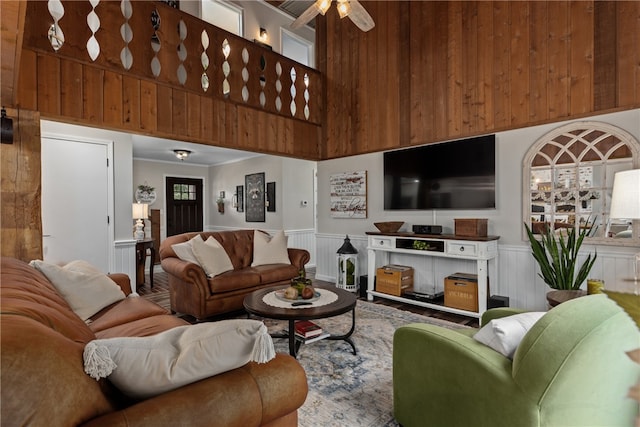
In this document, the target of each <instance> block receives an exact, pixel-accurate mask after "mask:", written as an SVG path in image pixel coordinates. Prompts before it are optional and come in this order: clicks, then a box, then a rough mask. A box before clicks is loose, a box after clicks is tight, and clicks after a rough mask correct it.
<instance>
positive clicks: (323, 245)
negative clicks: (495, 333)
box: [316, 234, 633, 310]
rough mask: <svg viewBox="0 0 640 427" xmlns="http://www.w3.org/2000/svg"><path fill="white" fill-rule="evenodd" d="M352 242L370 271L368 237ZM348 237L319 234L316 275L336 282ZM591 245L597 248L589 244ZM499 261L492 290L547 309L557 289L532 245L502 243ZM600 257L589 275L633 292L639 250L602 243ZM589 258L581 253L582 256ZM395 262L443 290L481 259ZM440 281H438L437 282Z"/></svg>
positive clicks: (401, 258)
mask: <svg viewBox="0 0 640 427" xmlns="http://www.w3.org/2000/svg"><path fill="white" fill-rule="evenodd" d="M349 239H351V243H352V244H353V246H354V247H355V248H356V249H357V250H358V263H359V270H360V274H361V275H363V274H366V271H367V249H366V248H367V236H355V235H353V236H352V235H349ZM343 241H344V236H340V235H334V234H317V235H316V245H317V246H316V278H318V279H320V280H326V281H329V282H335V279H336V270H337V255H336V251H337V250H338V248H340V246H342V243H343ZM588 249H589V250H591V248H588ZM498 252H499V255H498V259H497V262H495V263H494V262H489V280H490V292H491V294H492V295H503V296H507V297H509V305H510V306H511V307H518V308H523V309H526V310H546V309H547V302H546V297H545V295H546V293H547V292H549V291H550V290H551V289H550V288H549V287H548V286H547V285H546V284H545V283H544V282H543V281H542V279H541V278H540V277H538V271H539V269H538V265H537V264H536V262H535V260H534V259H533V256H532V255H531V249H530V247H529V246H528V245H524V244H523V245H522V246H519V245H498ZM597 252H598V257H597V259H596V262H595V264H594V265H593V269H592V270H591V273H590V274H589V277H594V278H600V279H604V281H605V288H607V289H611V290H624V291H631V290H632V289H630V287H631V286H632V284H630V283H629V282H628V281H625V280H624V279H625V278H629V277H633V254H632V253H627V252H617V251H616V250H615V249H608V248H607V247H602V246H601V247H598V250H597ZM583 260H584V257H583V258H581V261H583ZM392 262H393V263H395V264H405V265H411V266H412V267H414V268H415V273H414V274H415V280H414V282H415V283H416V287H417V289H418V290H421V291H423V292H425V291H428V292H432V291H433V286H435V288H436V290H439V291H442V288H443V286H444V278H445V277H446V276H448V275H450V274H452V273H456V272H467V273H474V272H475V262H474V261H465V260H450V259H445V258H438V257H427V256H420V255H415V256H413V255H394V256H393V258H392ZM496 270H497V272H498V274H497V275H496ZM434 282H435V283H434Z"/></svg>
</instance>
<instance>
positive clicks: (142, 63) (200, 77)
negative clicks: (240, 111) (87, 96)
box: [23, 0, 322, 125]
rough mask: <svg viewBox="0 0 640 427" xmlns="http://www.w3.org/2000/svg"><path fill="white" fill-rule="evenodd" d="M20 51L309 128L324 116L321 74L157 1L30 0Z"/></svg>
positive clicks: (62, 89)
mask: <svg viewBox="0 0 640 427" xmlns="http://www.w3.org/2000/svg"><path fill="white" fill-rule="evenodd" d="M94 4H95V7H94ZM23 47H24V48H27V49H30V50H34V51H36V52H39V53H48V54H49V55H56V56H58V57H60V58H64V59H69V60H73V61H76V62H81V63H83V64H88V65H91V66H95V67H98V68H101V69H104V70H109V71H112V72H115V73H117V74H118V75H122V76H131V77H135V78H139V79H146V80H150V81H153V82H155V83H158V84H162V85H166V86H169V87H171V88H173V89H179V90H184V91H185V92H188V93H193V94H198V95H199V96H205V97H211V98H213V99H217V100H221V101H224V102H232V103H235V104H238V105H243V106H246V107H250V108H253V109H258V110H262V111H264V112H268V113H271V114H276V115H279V116H282V117H286V118H292V119H296V120H301V121H304V122H307V123H310V124H315V125H318V124H319V123H320V119H321V116H322V115H321V108H322V105H321V94H322V78H321V75H320V73H319V72H318V71H316V70H314V69H312V68H309V67H306V66H304V65H302V64H299V63H297V62H295V61H293V60H291V59H289V58H286V57H284V56H282V55H280V54H278V53H275V52H272V51H271V50H269V49H267V48H264V47H261V46H259V45H256V44H254V43H252V42H250V41H248V40H245V39H243V38H241V37H238V36H236V35H234V34H232V33H229V32H227V31H225V30H222V29H220V28H218V27H215V26H213V25H210V24H208V23H206V22H204V21H201V20H200V19H198V18H196V17H193V16H191V15H189V14H186V13H184V12H181V11H179V10H177V9H173V8H171V7H169V6H167V5H165V4H164V3H161V2H157V1H132V0H122V1H104V0H103V1H100V2H98V1H93V2H92V1H59V0H54V1H48V2H47V1H30V2H29V4H28V8H27V14H26V22H25V33H24V40H23ZM39 72H40V71H38V73H39ZM60 90H61V91H64V88H60Z"/></svg>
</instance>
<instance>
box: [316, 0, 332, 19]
mask: <svg viewBox="0 0 640 427" xmlns="http://www.w3.org/2000/svg"><path fill="white" fill-rule="evenodd" d="M314 5H315V7H316V8H317V9H318V11H319V12H320V13H321V14H322V15H323V16H324V14H325V13H327V10H329V8H330V7H331V0H317V1H316V2H315V3H314Z"/></svg>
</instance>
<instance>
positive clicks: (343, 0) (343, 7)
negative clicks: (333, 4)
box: [338, 0, 351, 19]
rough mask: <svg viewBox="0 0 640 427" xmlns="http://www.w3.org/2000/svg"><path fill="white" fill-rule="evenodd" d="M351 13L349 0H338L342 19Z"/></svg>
mask: <svg viewBox="0 0 640 427" xmlns="http://www.w3.org/2000/svg"><path fill="white" fill-rule="evenodd" d="M350 13H351V5H350V4H349V2H348V1H347V0H338V14H339V15H340V19H342V18H344V17H346V16H349V14H350Z"/></svg>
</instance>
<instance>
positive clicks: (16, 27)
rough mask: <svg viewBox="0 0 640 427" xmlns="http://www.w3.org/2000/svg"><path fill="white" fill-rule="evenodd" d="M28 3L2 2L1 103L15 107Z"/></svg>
mask: <svg viewBox="0 0 640 427" xmlns="http://www.w3.org/2000/svg"><path fill="white" fill-rule="evenodd" d="M26 11H27V2H26V1H13V0H3V1H1V2H0V36H1V40H0V102H1V103H2V106H6V107H15V106H16V105H15V104H16V88H17V87H18V76H19V75H20V73H19V68H20V55H21V53H22V34H23V33H24V31H23V30H24V20H25V14H26Z"/></svg>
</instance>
